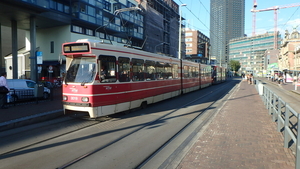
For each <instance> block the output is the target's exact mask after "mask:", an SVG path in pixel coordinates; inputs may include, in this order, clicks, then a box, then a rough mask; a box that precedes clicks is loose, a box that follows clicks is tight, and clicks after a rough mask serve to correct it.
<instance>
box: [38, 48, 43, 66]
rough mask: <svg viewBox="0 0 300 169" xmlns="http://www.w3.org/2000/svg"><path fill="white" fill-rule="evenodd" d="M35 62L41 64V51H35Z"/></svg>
mask: <svg viewBox="0 0 300 169" xmlns="http://www.w3.org/2000/svg"><path fill="white" fill-rule="evenodd" d="M36 62H37V64H38V65H42V64H43V52H41V51H37V52H36Z"/></svg>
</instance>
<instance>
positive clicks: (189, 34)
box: [185, 32, 193, 36]
mask: <svg viewBox="0 0 300 169" xmlns="http://www.w3.org/2000/svg"><path fill="white" fill-rule="evenodd" d="M185 36H193V33H192V32H188V33H185Z"/></svg>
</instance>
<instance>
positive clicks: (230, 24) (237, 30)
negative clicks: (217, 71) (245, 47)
mask: <svg viewBox="0 0 300 169" xmlns="http://www.w3.org/2000/svg"><path fill="white" fill-rule="evenodd" d="M210 2H211V5H210V13H211V15H210V42H211V56H212V57H215V58H216V59H217V61H218V63H220V62H221V63H222V66H226V65H227V63H228V62H229V47H228V43H229V40H230V39H233V38H238V37H243V36H244V25H245V0H211V1H210Z"/></svg>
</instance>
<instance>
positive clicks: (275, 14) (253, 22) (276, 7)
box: [251, 0, 300, 49]
mask: <svg viewBox="0 0 300 169" xmlns="http://www.w3.org/2000/svg"><path fill="white" fill-rule="evenodd" d="M297 6H300V3H294V4H290V5H283V6H273V7H270V8H266V9H256V7H257V3H256V0H253V9H251V12H253V13H256V12H264V11H274V49H277V10H279V9H284V8H291V7H297ZM255 17H256V15H253V18H252V19H253V21H252V24H253V25H252V29H253V30H252V36H255V25H256V18H255Z"/></svg>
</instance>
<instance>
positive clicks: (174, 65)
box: [172, 64, 178, 79]
mask: <svg viewBox="0 0 300 169" xmlns="http://www.w3.org/2000/svg"><path fill="white" fill-rule="evenodd" d="M172 66H173V69H172V74H173V78H174V79H178V65H177V64H173V65H172Z"/></svg>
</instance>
